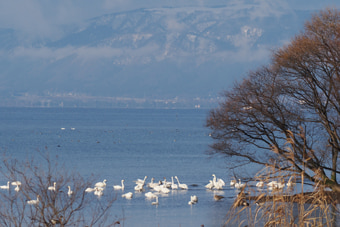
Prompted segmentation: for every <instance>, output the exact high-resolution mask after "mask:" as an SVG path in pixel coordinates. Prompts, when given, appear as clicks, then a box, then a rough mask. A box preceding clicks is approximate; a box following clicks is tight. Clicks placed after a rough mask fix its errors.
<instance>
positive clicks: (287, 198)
mask: <svg viewBox="0 0 340 227" xmlns="http://www.w3.org/2000/svg"><path fill="white" fill-rule="evenodd" d="M271 171H272V170H269V171H268V169H266V173H265V174H263V175H261V176H259V177H257V180H259V181H263V182H264V185H265V186H264V187H263V188H256V187H251V186H248V185H246V187H244V188H243V189H242V190H241V191H240V193H239V194H238V196H237V198H236V199H235V201H234V204H233V206H232V207H231V208H230V210H229V211H228V214H227V220H226V222H225V226H248V227H251V226H254V227H255V226H320V227H321V226H322V227H323V226H329V227H333V226H337V225H336V223H337V221H338V222H339V221H340V220H337V219H340V211H339V205H338V204H340V193H336V192H332V191H329V190H327V189H326V188H325V186H324V184H322V182H319V183H317V184H316V185H314V190H313V191H309V192H304V179H303V176H301V175H300V176H299V175H294V176H290V180H292V181H293V184H292V185H293V186H291V187H287V186H286V184H285V187H282V188H281V189H278V188H274V189H269V187H266V186H267V185H268V183H269V182H270V181H272V180H273V179H275V181H276V182H285V179H286V178H287V176H288V175H287V172H283V171H282V172H280V171H277V170H276V171H272V172H271ZM264 176H265V177H264ZM296 178H299V181H300V180H301V183H300V184H299V187H296ZM255 204H256V205H255Z"/></svg>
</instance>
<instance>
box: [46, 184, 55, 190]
mask: <svg viewBox="0 0 340 227" xmlns="http://www.w3.org/2000/svg"><path fill="white" fill-rule="evenodd" d="M56 185H57V183H56V182H54V183H53V186H49V187H48V188H47V189H48V190H49V191H55V190H56Z"/></svg>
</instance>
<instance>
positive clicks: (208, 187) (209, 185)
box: [204, 180, 214, 189]
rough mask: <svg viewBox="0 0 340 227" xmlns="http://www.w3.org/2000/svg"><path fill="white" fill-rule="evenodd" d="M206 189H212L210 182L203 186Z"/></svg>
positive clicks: (212, 185) (212, 184)
mask: <svg viewBox="0 0 340 227" xmlns="http://www.w3.org/2000/svg"><path fill="white" fill-rule="evenodd" d="M204 187H205V188H207V189H212V188H213V187H214V183H213V181H212V180H209V183H208V184H206V185H205V186H204Z"/></svg>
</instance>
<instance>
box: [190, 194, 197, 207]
mask: <svg viewBox="0 0 340 227" xmlns="http://www.w3.org/2000/svg"><path fill="white" fill-rule="evenodd" d="M197 202H198V198H197V196H196V195H192V196H190V201H189V202H188V204H189V205H193V204H196V203H197Z"/></svg>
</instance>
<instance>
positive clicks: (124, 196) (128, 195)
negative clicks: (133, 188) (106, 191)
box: [122, 192, 133, 199]
mask: <svg viewBox="0 0 340 227" xmlns="http://www.w3.org/2000/svg"><path fill="white" fill-rule="evenodd" d="M122 197H123V198H126V199H132V197H133V193H132V192H128V193H125V194H123V195H122Z"/></svg>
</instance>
